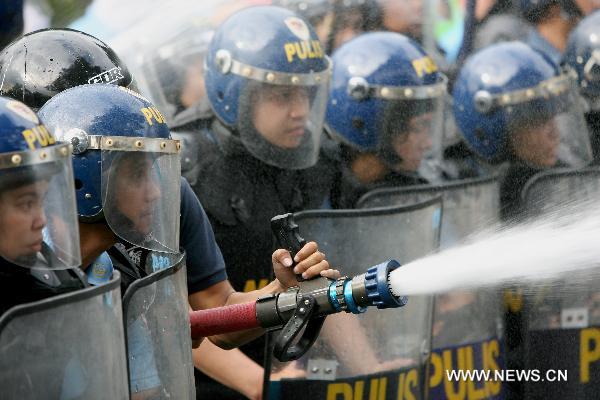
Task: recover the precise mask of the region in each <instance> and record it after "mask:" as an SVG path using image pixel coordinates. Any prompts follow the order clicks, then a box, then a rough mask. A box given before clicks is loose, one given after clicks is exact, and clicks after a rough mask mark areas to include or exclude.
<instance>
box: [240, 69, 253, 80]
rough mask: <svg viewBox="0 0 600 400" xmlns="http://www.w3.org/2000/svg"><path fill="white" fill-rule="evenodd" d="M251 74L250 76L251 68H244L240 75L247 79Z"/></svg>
mask: <svg viewBox="0 0 600 400" xmlns="http://www.w3.org/2000/svg"><path fill="white" fill-rule="evenodd" d="M251 74H252V68H250V67H244V69H243V70H242V75H244V76H245V77H246V78H247V77H249V76H250V75H251Z"/></svg>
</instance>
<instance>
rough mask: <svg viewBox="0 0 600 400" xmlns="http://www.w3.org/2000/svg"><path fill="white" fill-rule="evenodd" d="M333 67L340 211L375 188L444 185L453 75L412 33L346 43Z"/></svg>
mask: <svg viewBox="0 0 600 400" xmlns="http://www.w3.org/2000/svg"><path fill="white" fill-rule="evenodd" d="M333 63H334V71H333V84H332V85H331V93H330V98H329V101H328V104H327V116H326V121H327V128H328V129H329V131H330V132H331V134H333V135H334V136H335V137H336V138H338V139H339V140H340V141H341V143H342V159H343V165H342V169H341V171H342V172H341V176H340V178H339V182H338V185H337V186H336V188H335V190H334V192H333V193H332V204H333V206H334V207H336V208H353V207H354V206H355V205H356V202H357V201H358V199H359V198H360V196H361V195H362V194H364V193H366V192H367V191H369V190H371V189H374V188H376V187H384V186H407V185H418V184H425V183H428V182H432V181H436V180H439V179H440V177H441V169H440V159H441V141H442V116H443V105H444V99H445V95H446V78H445V76H444V75H443V74H442V73H440V72H439V71H438V70H437V67H436V64H435V63H434V62H433V60H432V59H431V58H430V57H429V56H428V55H427V54H426V53H425V52H424V51H423V49H421V47H420V46H419V45H418V44H416V43H415V42H414V41H412V40H411V39H409V38H407V37H406V36H403V35H400V34H398V33H390V32H388V33H383V32H379V33H377V32H375V33H368V34H364V35H362V36H360V37H357V38H356V39H354V40H352V41H350V42H348V43H347V44H345V45H344V46H342V47H341V48H340V49H338V50H337V51H336V52H335V53H334V55H333Z"/></svg>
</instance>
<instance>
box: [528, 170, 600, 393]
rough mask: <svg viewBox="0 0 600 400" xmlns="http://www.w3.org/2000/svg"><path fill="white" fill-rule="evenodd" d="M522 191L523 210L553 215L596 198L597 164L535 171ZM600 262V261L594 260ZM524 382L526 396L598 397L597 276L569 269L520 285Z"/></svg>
mask: <svg viewBox="0 0 600 400" xmlns="http://www.w3.org/2000/svg"><path fill="white" fill-rule="evenodd" d="M521 194H522V199H523V203H524V204H525V206H526V211H527V215H529V216H537V217H538V218H552V217H553V216H552V214H553V212H554V211H556V210H558V209H559V208H563V207H574V209H576V208H577V207H581V206H582V204H581V203H582V202H584V203H583V206H584V207H585V202H586V201H591V202H594V203H596V204H597V201H598V199H599V198H600V169H598V168H597V167H592V168H585V169H580V170H554V171H548V172H544V173H542V174H538V175H536V176H534V177H533V178H532V179H531V180H530V181H529V182H528V183H527V185H526V186H525V187H524V189H523V192H522V193H521ZM598 263H599V264H600V260H599V262H598ZM524 293H525V295H524V305H523V329H522V336H523V337H522V341H523V348H524V360H523V368H524V369H525V370H532V371H533V370H535V371H539V379H537V380H536V379H531V380H529V381H527V382H524V383H523V391H524V396H525V397H526V398H544V399H567V398H568V399H575V398H577V399H596V398H598V391H599V390H600V357H599V355H600V275H599V274H598V272H597V270H596V272H594V271H593V270H588V271H578V272H575V273H573V272H570V273H569V274H568V275H567V276H565V277H562V278H560V279H553V280H551V281H545V282H542V283H539V284H536V285H535V286H532V287H527V288H525V289H524Z"/></svg>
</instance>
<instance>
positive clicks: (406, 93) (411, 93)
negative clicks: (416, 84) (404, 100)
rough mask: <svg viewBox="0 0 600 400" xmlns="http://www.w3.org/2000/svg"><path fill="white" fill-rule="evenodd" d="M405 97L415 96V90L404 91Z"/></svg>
mask: <svg viewBox="0 0 600 400" xmlns="http://www.w3.org/2000/svg"><path fill="white" fill-rule="evenodd" d="M404 95H405V96H406V97H412V95H413V90H412V89H404Z"/></svg>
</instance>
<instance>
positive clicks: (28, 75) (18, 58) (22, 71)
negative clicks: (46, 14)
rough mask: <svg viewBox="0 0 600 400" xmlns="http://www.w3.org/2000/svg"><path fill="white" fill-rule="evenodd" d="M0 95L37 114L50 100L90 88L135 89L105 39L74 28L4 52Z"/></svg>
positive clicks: (34, 37)
mask: <svg viewBox="0 0 600 400" xmlns="http://www.w3.org/2000/svg"><path fill="white" fill-rule="evenodd" d="M0 76H2V80H1V81H0V95H3V96H8V97H12V98H13V99H17V100H20V101H22V102H23V103H25V104H27V105H28V106H29V107H31V108H32V109H34V110H38V109H39V108H40V107H41V106H43V105H44V103H45V102H46V101H48V100H49V99H50V98H51V97H52V96H54V95H56V94H58V93H60V92H62V91H63V90H65V89H68V88H71V87H74V86H78V85H83V84H87V83H114V84H116V85H120V86H127V87H130V86H132V77H131V74H130V73H129V71H128V70H127V67H126V66H125V65H124V64H123V62H122V61H121V60H120V59H119V57H118V56H117V54H116V53H115V52H114V51H113V50H112V49H111V48H110V47H108V46H107V45H106V44H105V43H104V42H102V41H101V40H99V39H97V38H95V37H93V36H91V35H88V34H86V33H83V32H79V31H76V30H73V29H66V28H62V29H43V30H39V31H35V32H31V33H28V34H26V35H23V36H21V37H20V38H19V39H17V40H15V41H14V42H12V43H11V44H10V45H8V46H7V47H6V48H4V49H3V50H2V51H0Z"/></svg>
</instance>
